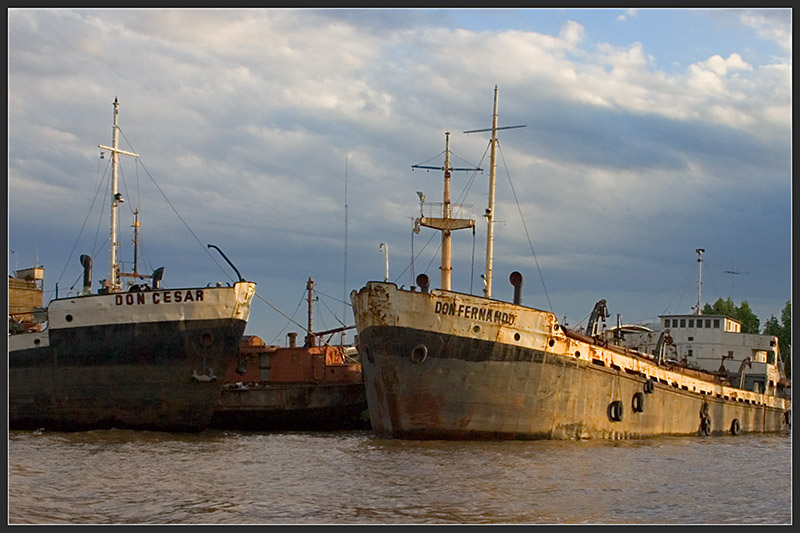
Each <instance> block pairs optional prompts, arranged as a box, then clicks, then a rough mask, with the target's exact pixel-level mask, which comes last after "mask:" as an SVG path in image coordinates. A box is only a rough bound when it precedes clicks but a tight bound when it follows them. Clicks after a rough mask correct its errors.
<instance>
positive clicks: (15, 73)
mask: <svg viewBox="0 0 800 533" xmlns="http://www.w3.org/2000/svg"><path fill="white" fill-rule="evenodd" d="M791 61H792V57H791V11H790V10H788V9H761V10H722V9H691V10H684V9H645V10H622V9H496V10H494V9H493V10H485V9H479V10H467V9H379V10H376V9H367V10H362V9H255V10H238V9H231V10H205V9H197V10H195V9H190V10H160V9H159V10H151V9H136V10H129V9H113V10H103V9H11V10H10V11H9V12H8V178H9V179H8V197H9V200H8V203H9V205H8V209H9V211H8V219H9V220H8V222H9V226H8V241H9V242H8V244H9V247H8V248H9V252H8V254H9V255H8V261H9V271H10V272H11V271H13V270H15V269H17V268H20V269H21V268H26V267H29V266H31V265H32V264H33V263H34V262H35V261H38V263H39V264H40V265H43V266H44V267H45V269H46V282H45V289H46V291H47V295H46V298H47V299H49V298H52V297H54V296H55V291H56V287H58V295H59V296H61V297H63V296H66V295H68V294H71V293H72V294H74V293H76V292H77V291H78V290H79V289H80V284H81V279H82V278H81V275H82V271H81V266H80V263H79V259H78V258H79V256H80V255H81V254H84V253H86V254H90V255H92V256H93V257H94V260H95V261H94V264H95V272H94V280H95V287H94V288H95V289H96V288H97V282H98V281H99V280H100V279H104V278H105V277H106V276H107V270H108V266H107V263H108V233H109V214H108V196H109V193H108V190H109V189H108V187H109V185H108V182H109V176H110V170H109V168H108V163H109V160H110V158H109V157H108V154H106V157H105V158H104V159H101V158H100V149H99V148H98V147H97V146H98V145H99V144H104V145H110V144H111V132H112V128H111V125H112V120H113V105H112V104H113V101H114V99H115V98H118V99H119V102H120V114H119V125H120V132H121V135H120V144H121V148H123V149H126V150H130V151H134V152H136V153H138V154H139V155H140V158H139V160H138V162H137V161H136V160H135V159H133V158H123V161H122V163H121V167H120V190H121V191H122V192H123V195H124V196H125V198H126V200H127V201H126V203H125V204H123V206H122V207H123V208H122V210H121V211H120V226H121V234H120V241H121V242H122V243H123V246H122V247H121V249H120V256H121V259H122V260H123V261H124V262H125V263H124V265H123V267H124V269H125V270H126V271H129V270H131V269H132V261H133V248H132V245H131V240H132V233H131V231H132V230H131V227H130V226H131V225H132V223H133V214H132V213H133V210H134V209H138V210H139V212H140V213H141V222H142V230H141V235H140V241H141V251H140V268H139V270H140V271H145V272H151V271H152V270H153V269H155V268H157V267H159V266H164V267H165V275H164V286H166V287H174V288H177V287H184V286H191V285H198V284H199V285H205V284H207V283H208V282H212V281H223V282H229V281H231V280H233V279H234V278H235V274H234V272H233V271H232V269H231V268H230V267H229V266H228V265H227V264H226V263H225V262H224V261H223V260H222V259H221V258H220V256H219V255H218V254H216V252H214V251H213V250H209V249H208V248H207V244H215V245H217V246H219V247H220V248H221V249H222V250H223V251H224V252H225V254H226V255H227V256H228V257H229V258H230V259H231V261H232V262H233V263H234V264H235V265H236V267H237V268H238V270H239V271H240V272H241V274H242V275H243V276H244V277H245V278H247V279H249V280H253V281H256V282H257V283H258V289H257V293H258V295H259V297H258V298H256V300H255V301H254V304H253V309H252V312H251V321H250V323H249V325H248V329H247V333H249V334H255V335H259V336H261V337H262V338H263V339H264V340H265V341H266V342H268V343H269V342H271V343H275V344H282V343H283V342H285V335H286V333H287V332H288V331H300V328H299V327H298V326H297V325H296V324H293V323H291V322H290V320H289V318H287V317H294V321H296V322H298V323H300V324H305V323H306V306H305V303H304V301H303V298H304V291H305V284H306V280H307V279H308V278H309V277H312V278H313V279H314V280H315V282H316V283H317V290H318V293H317V296H318V297H319V300H318V301H317V302H316V304H315V308H314V329H315V330H317V331H320V330H326V329H333V328H336V327H338V326H340V325H341V324H342V323H344V324H346V325H352V324H353V319H352V311H351V309H350V305H349V293H350V291H351V290H353V289H358V288H360V287H361V286H363V285H364V283H365V282H366V281H369V280H381V279H383V277H384V270H385V255H384V251H383V250H381V248H380V243H382V242H383V243H386V244H387V245H388V246H387V248H388V257H389V278H390V280H391V281H395V282H396V283H397V284H398V285H405V286H408V285H411V284H412V280H413V278H412V272H413V274H415V275H416V274H419V273H421V272H426V273H427V274H428V276H429V277H430V278H431V280H432V281H433V285H434V286H435V287H438V285H439V269H438V265H439V255H438V254H439V251H440V250H439V243H440V236H439V234H438V232H436V231H434V230H430V229H424V228H423V229H422V231H421V232H420V233H419V234H418V235H414V234H413V233H412V222H413V217H415V216H418V215H419V209H420V205H419V199H418V197H417V194H416V191H423V192H424V193H425V194H426V197H427V199H426V202H428V203H429V206H428V207H429V208H431V207H433V206H432V205H430V204H433V203H435V202H441V201H442V173H441V172H437V171H430V172H426V171H424V170H412V165H415V164H425V165H433V166H437V165H442V164H443V163H444V155H443V153H444V146H445V132H446V131H449V132H451V136H450V149H451V153H452V164H453V166H456V167H465V168H466V167H480V168H482V169H484V171H483V172H467V171H464V172H455V173H454V174H453V180H452V196H453V201H454V202H457V203H460V204H465V205H466V206H467V207H465V210H466V212H467V214H468V216H470V217H472V218H475V219H476V222H477V231H476V234H475V236H474V237H473V235H472V233H471V232H470V231H469V230H462V231H459V232H455V233H454V234H453V240H452V243H453V289H454V290H457V291H460V292H470V290H472V292H474V293H476V294H477V293H480V292H481V288H482V283H481V280H480V277H479V276H480V274H481V273H482V272H483V268H484V262H483V258H484V256H485V246H486V242H485V241H486V222H485V218H483V217H482V214H483V211H484V209H485V207H486V203H487V198H488V168H489V156H488V152H487V148H488V145H489V134H486V133H474V134H469V135H467V134H464V133H463V132H464V131H465V130H473V129H481V128H488V127H490V126H491V115H492V98H493V91H494V87H495V86H497V87H498V89H499V113H498V114H499V125H500V126H501V127H502V126H511V125H525V126H526V127H525V128H516V129H509V130H504V131H501V132H500V135H499V138H500V148H499V154H498V165H497V192H496V198H497V204H496V211H495V213H496V215H495V248H494V256H495V263H494V287H493V296H494V297H495V298H497V299H501V300H511V298H512V288H511V286H510V285H509V283H508V281H507V280H508V275H509V274H510V272H511V271H513V270H519V271H520V272H522V274H523V275H524V276H525V285H524V295H523V303H524V304H526V305H529V306H532V307H537V308H541V309H547V310H551V311H553V312H555V313H556V315H557V316H558V317H559V319H562V320H563V319H564V317H566V320H567V322H568V323H569V324H570V325H571V326H577V325H578V324H580V323H584V324H585V321H586V318H587V316H588V314H589V312H590V311H591V309H592V306H593V305H594V303H595V302H596V301H597V300H599V299H601V298H605V299H606V300H607V301H608V307H609V310H610V312H611V314H612V318H611V319H610V320H611V321H614V320H615V318H614V317H615V316H616V314H620V315H621V316H622V320H623V322H640V321H647V320H652V319H653V318H654V317H657V316H658V315H660V314H663V313H667V312H680V313H687V312H691V308H692V306H693V305H694V304H695V301H696V298H697V276H698V264H697V261H696V258H697V256H696V254H695V249H697V248H704V249H705V254H704V263H703V276H702V279H703V284H702V302H703V303H704V304H705V303H713V302H714V301H715V300H716V299H717V298H727V297H729V296H730V297H732V298H733V300H734V301H735V302H736V303H737V305H738V304H739V303H740V302H741V301H742V300H746V301H748V302H749V304H750V306H751V307H752V309H753V311H754V312H755V313H756V314H757V315H758V316H759V318H760V319H761V323H762V325H763V324H764V322H765V321H766V319H768V318H769V317H770V315H775V316H780V312H781V309H782V308H783V306H784V305H785V303H786V301H787V300H789V299H790V282H791V278H790V266H791V265H790V263H791V256H790V250H791V233H790V218H791V200H790V193H791V163H790V160H791V120H790V116H791V102H792V100H791V66H792V63H791ZM469 206H471V208H470V207H469ZM412 247H413V251H414V255H415V256H416V258H415V260H414V262H413V271H412V268H411V258H412ZM473 257H474V260H473ZM731 272H735V273H736V274H731ZM349 338H350V339H351V338H352V334H350V337H349Z"/></svg>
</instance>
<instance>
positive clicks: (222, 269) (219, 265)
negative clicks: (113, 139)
mask: <svg viewBox="0 0 800 533" xmlns="http://www.w3.org/2000/svg"><path fill="white" fill-rule="evenodd" d="M120 133H122V130H120ZM122 137H123V138H124V139H125V142H127V143H128V146H130V147H131V151H133V152H136V150H134V149H133V146H132V145H131V143H130V142H129V141H128V139H127V138H126V137H125V134H124V133H122ZM140 164H141V165H142V169H143V170H144V171H145V173H146V174H147V177H149V178H150V181H152V182H153V185H155V186H156V189H158V192H160V193H161V196H163V197H164V200H166V202H167V204H168V205H169V206H170V207H171V208H172V211H173V212H174V213H175V215H176V216H177V217H178V219H180V221H181V222H183V225H184V226H186V229H187V230H189V233H190V234H191V235H192V237H194V239H195V240H196V241H197V243H198V244H199V245H200V247H201V248H202V249H203V250H204V251H205V253H206V254H207V255H208V257H210V258H211V260H212V261H213V262H214V263H215V264H216V265H217V267H219V269H220V271H222V272H223V273H224V274H225V275H226V276H228V278H229V279H233V278H232V277H231V276H230V274H229V273H228V272H227V271H226V270H225V269H224V268H223V267H222V265H221V264H220V263H219V261H217V258H216V257H215V256H214V255H213V254H212V253H211V252H210V249H209V248H207V247H206V246H205V245H204V244H203V243H202V241H201V240H200V239H199V238H198V237H197V235H196V234H195V232H194V231H193V230H192V228H190V227H189V224H187V223H186V220H184V218H183V217H182V216H181V214H180V213H178V210H177V209H176V208H175V206H174V205H173V204H172V202H171V201H170V200H169V198H167V195H166V194H164V191H163V190H162V189H161V187H160V186H159V185H158V182H156V180H155V178H154V177H153V175H152V174H151V173H150V171H149V170H147V167H146V166H145V164H144V162H143V161H141V159H140Z"/></svg>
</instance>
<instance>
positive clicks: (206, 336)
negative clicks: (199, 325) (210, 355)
mask: <svg viewBox="0 0 800 533" xmlns="http://www.w3.org/2000/svg"><path fill="white" fill-rule="evenodd" d="M213 343H214V335H212V334H211V332H210V331H206V332H205V333H203V334H202V335H201V336H200V344H202V345H203V346H211V345H212V344H213Z"/></svg>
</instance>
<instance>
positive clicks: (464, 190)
mask: <svg viewBox="0 0 800 533" xmlns="http://www.w3.org/2000/svg"><path fill="white" fill-rule="evenodd" d="M488 152H489V147H488V146H487V147H486V150H485V151H484V152H483V156H482V157H481V159H480V162H483V161H484V160H485V159H486V154H487V153H488ZM444 153H445V151H444V150H442V151H441V152H439V153H438V154H437V155H435V156H433V157H431V158H430V159H428V160H427V161H424V162H423V163H420V165H424V164H425V163H428V162H430V161H433V160H434V159H436V158H437V157H441V156H442V154H444ZM450 155H451V156H453V157H456V158H457V159H460V160H461V161H464V162H465V163H467V164H468V165H471V166H472V167H474V168H477V167H480V162H479V163H478V164H477V165H473V164H472V163H470V162H469V161H467V160H466V159H463V158H461V157H459V156H457V155H455V154H453V152H452V150H451V151H450ZM442 168H444V167H442ZM477 175H478V172H477V171H475V172H472V174H471V175H470V178H469V180H467V183H466V184H464V187H463V188H462V189H461V192H460V193H459V195H458V196H457V197H456V200H455V202H453V204H456V205H457V204H460V203H461V202H462V201H463V199H464V198H466V196H467V194H469V191H470V190H471V189H472V185H473V184H474V183H475V178H476V177H477ZM435 236H436V232H433V233H431V236H430V238H429V239H428V241H427V242H426V243H425V246H423V247H422V249H421V250H420V251H419V252H417V253H416V254H412V259H411V263H410V264H408V265H406V268H404V269H403V271H402V272H401V273H400V275H398V276H397V277H396V278H395V280H394V282H395V283H397V282H398V281H399V280H400V278H402V277H403V274H405V273H406V272H407V271H408V269H409V268H412V267H413V264H414V260H416V259H418V258H419V257H420V256H421V255H422V253H423V252H424V251H425V248H427V246H428V245H429V244H430V243H431V241H432V240H433V238H434V237H435ZM412 246H413V236H412ZM441 247H442V246H441V243H440V244H439V245H438V246H437V247H436V249H435V250H434V252H433V254H432V255H431V260H430V261H429V262H428V266H427V268H426V271H427V270H428V269H430V267H431V265H432V264H433V261H434V260H435V259H436V255H437V254H438V252H439V251H440V250H441ZM472 247H473V250H472V261H473V267H474V262H475V228H474V227H473V228H472ZM473 275H474V268H473V272H472V273H471V274H470V293H472V281H473V280H472V277H473Z"/></svg>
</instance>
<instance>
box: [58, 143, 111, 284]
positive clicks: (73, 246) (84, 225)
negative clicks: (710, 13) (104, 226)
mask: <svg viewBox="0 0 800 533" xmlns="http://www.w3.org/2000/svg"><path fill="white" fill-rule="evenodd" d="M99 173H100V160H99V159H98V160H97V174H99ZM103 182H105V172H104V173H103V178H102V179H101V180H100V181H99V182H98V183H97V188H96V189H95V193H94V198H92V203H91V205H90V206H89V210H88V211H87V212H86V218H84V219H83V225H82V226H81V229H80V231H79V232H78V236H77V238H76V239H75V244H73V245H72V251H70V253H69V255H68V256H67V259H66V261H65V262H64V269H63V270H62V271H61V274H59V276H58V279H57V280H56V285H58V284H59V283H60V282H61V279H62V278H63V277H64V273H65V272H66V271H67V267H68V266H69V261H70V259H72V254H74V253H75V249H76V248H77V247H78V242H79V241H80V239H81V235H82V234H83V230H84V229H85V228H86V222H88V221H89V216H90V215H91V214H92V208H93V207H94V203H95V202H96V201H97V196H98V195H99V194H100V189H101V186H102V185H103ZM107 189H108V185H107V182H106V190H107ZM97 231H98V232H99V231H100V230H99V228H98V230H97ZM96 241H97V235H95V242H96ZM75 283H77V281H76V282H75ZM72 286H73V287H74V286H75V284H74V283H73V284H72Z"/></svg>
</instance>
